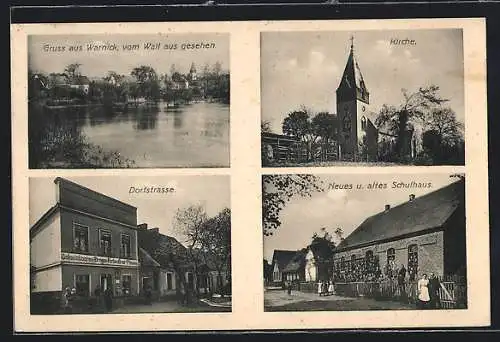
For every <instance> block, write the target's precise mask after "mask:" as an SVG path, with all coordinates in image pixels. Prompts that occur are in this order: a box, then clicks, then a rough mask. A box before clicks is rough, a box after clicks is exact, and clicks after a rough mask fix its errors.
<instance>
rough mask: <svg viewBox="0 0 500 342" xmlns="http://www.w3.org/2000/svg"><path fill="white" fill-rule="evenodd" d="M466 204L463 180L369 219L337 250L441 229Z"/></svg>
mask: <svg viewBox="0 0 500 342" xmlns="http://www.w3.org/2000/svg"><path fill="white" fill-rule="evenodd" d="M464 204H465V181H464V180H463V179H461V180H459V181H457V182H454V183H452V184H450V185H447V186H445V187H443V188H440V189H438V190H435V191H433V192H430V193H428V194H425V195H423V196H420V197H418V198H415V199H413V200H411V201H408V202H404V203H402V204H400V205H398V206H396V207H393V208H392V209H389V210H387V211H382V212H380V213H378V214H375V215H373V216H370V217H368V218H367V219H366V220H364V221H363V223H361V225H359V227H357V228H356V229H355V230H354V231H353V232H352V233H351V234H350V235H349V236H348V237H347V238H346V239H345V240H343V241H342V242H341V243H340V244H339V245H338V247H337V251H342V250H349V249H353V248H359V247H361V246H365V245H370V244H372V243H376V242H378V241H382V240H388V239H397V238H398V237H400V236H407V235H409V234H418V233H422V232H424V231H426V230H429V229H434V228H441V227H443V226H444V225H445V223H446V221H447V220H448V219H449V218H450V217H451V216H452V215H453V213H455V211H456V210H457V208H458V207H460V206H464Z"/></svg>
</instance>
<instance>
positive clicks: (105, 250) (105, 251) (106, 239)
mask: <svg viewBox="0 0 500 342" xmlns="http://www.w3.org/2000/svg"><path fill="white" fill-rule="evenodd" d="M99 237H100V238H99V246H100V248H101V253H102V255H106V256H111V232H109V231H107V230H100V231H99Z"/></svg>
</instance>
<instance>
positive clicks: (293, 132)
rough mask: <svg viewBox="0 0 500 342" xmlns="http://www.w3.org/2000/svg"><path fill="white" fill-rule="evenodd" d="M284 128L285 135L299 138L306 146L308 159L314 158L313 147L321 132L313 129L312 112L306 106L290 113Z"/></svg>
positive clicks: (285, 120) (284, 121) (284, 122)
mask: <svg viewBox="0 0 500 342" xmlns="http://www.w3.org/2000/svg"><path fill="white" fill-rule="evenodd" d="M282 130H283V133H284V134H285V135H289V136H294V137H297V138H299V139H300V141H301V142H302V143H303V144H304V145H305V146H306V149H307V159H308V160H312V159H313V149H314V147H315V144H316V142H317V141H318V139H319V138H320V136H319V132H317V131H315V130H313V128H312V123H311V114H310V112H309V111H308V110H307V109H306V108H302V109H300V110H297V111H292V112H290V113H288V115H287V117H286V118H285V119H284V120H283V125H282Z"/></svg>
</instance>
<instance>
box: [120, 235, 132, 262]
mask: <svg viewBox="0 0 500 342" xmlns="http://www.w3.org/2000/svg"><path fill="white" fill-rule="evenodd" d="M120 257H122V258H130V235H125V234H122V235H121V244H120Z"/></svg>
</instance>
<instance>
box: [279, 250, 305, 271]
mask: <svg viewBox="0 0 500 342" xmlns="http://www.w3.org/2000/svg"><path fill="white" fill-rule="evenodd" d="M306 254H307V250H300V251H298V252H295V255H294V256H293V257H292V259H291V260H290V261H289V262H288V264H287V265H286V266H285V268H284V269H283V271H282V272H297V271H298V270H300V269H301V268H302V267H304V266H305V264H306Z"/></svg>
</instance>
